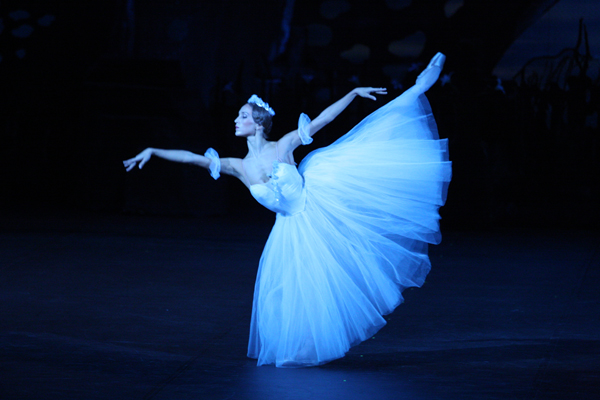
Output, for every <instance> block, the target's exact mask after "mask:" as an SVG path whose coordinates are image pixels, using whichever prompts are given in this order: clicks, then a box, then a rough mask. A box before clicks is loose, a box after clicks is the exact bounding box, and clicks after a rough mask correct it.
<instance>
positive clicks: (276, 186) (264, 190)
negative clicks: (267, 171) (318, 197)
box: [250, 161, 306, 216]
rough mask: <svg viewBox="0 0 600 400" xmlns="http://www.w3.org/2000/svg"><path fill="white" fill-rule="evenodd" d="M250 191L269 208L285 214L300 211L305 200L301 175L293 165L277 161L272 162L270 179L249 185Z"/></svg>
mask: <svg viewBox="0 0 600 400" xmlns="http://www.w3.org/2000/svg"><path fill="white" fill-rule="evenodd" d="M250 193H252V196H253V197H254V198H255V199H256V201H258V202H259V203H260V204H262V205H263V206H265V207H266V208H268V209H269V210H271V211H273V212H276V213H278V214H282V215H285V216H289V215H294V214H297V213H299V212H302V211H303V210H304V205H305V202H306V193H305V192H304V179H303V178H302V175H300V173H299V172H298V170H297V169H296V167H295V166H294V165H291V164H286V163H282V162H278V161H274V162H273V172H271V179H269V181H268V182H266V183H259V184H255V185H252V186H250Z"/></svg>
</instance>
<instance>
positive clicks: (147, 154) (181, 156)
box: [123, 147, 242, 178]
mask: <svg viewBox="0 0 600 400" xmlns="http://www.w3.org/2000/svg"><path fill="white" fill-rule="evenodd" d="M152 156H156V157H160V158H163V159H165V160H168V161H173V162H179V163H183V164H193V165H197V166H199V167H202V168H206V169H209V167H210V158H208V157H204V156H201V155H200V154H195V153H192V152H191V151H187V150H163V149H154V148H151V147H149V148H147V149H146V150H144V151H142V152H141V153H140V154H138V155H137V156H135V157H133V158H130V159H129V160H125V161H123V166H124V167H125V169H126V170H127V172H129V171H131V170H132V169H133V167H135V166H136V165H137V164H138V163H139V168H140V169H142V167H143V166H144V165H145V164H146V163H147V162H148V160H150V158H151V157H152ZM220 161H221V172H222V173H224V174H227V175H233V176H236V177H238V178H239V177H241V176H242V174H241V166H242V165H241V160H240V159H238V158H221V159H220Z"/></svg>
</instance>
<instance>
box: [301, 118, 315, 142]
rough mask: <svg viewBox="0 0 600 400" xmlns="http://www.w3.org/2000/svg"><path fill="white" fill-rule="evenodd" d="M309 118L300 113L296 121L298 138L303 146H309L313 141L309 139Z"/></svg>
mask: <svg viewBox="0 0 600 400" xmlns="http://www.w3.org/2000/svg"><path fill="white" fill-rule="evenodd" d="M309 124H310V118H308V115H306V114H304V113H302V114H300V118H299V119H298V136H300V141H301V142H302V144H303V145H307V144H311V143H312V141H313V139H312V138H311V137H310V126H309Z"/></svg>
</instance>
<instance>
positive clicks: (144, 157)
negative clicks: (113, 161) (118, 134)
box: [123, 148, 152, 172]
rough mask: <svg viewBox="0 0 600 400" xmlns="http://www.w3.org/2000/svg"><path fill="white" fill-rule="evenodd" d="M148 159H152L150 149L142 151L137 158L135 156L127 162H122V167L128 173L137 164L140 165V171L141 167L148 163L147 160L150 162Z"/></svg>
mask: <svg viewBox="0 0 600 400" xmlns="http://www.w3.org/2000/svg"><path fill="white" fill-rule="evenodd" d="M150 157H152V149H151V148H148V149H146V150H144V151H142V152H141V153H140V154H138V155H137V156H135V157H133V158H130V159H129V160H125V161H123V166H124V167H125V169H126V170H127V172H129V171H131V170H132V169H133V167H135V165H136V164H137V163H138V162H139V163H140V169H142V167H143V166H144V164H146V163H147V162H148V160H150Z"/></svg>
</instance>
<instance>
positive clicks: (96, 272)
mask: <svg viewBox="0 0 600 400" xmlns="http://www.w3.org/2000/svg"><path fill="white" fill-rule="evenodd" d="M269 228H270V227H269V225H268V223H264V222H256V221H246V222H243V223H240V222H235V221H234V220H233V219H231V218H229V219H219V218H207V219H204V220H201V219H186V218H157V217H136V216H114V215H113V216H111V215H90V214H85V215H73V214H65V213H63V214H53V215H52V214H49V213H43V214H40V215H31V214H28V215H27V214H26V213H21V214H20V215H14V214H13V215H12V216H9V215H4V216H3V220H2V230H1V231H0V240H1V241H0V263H1V267H0V268H1V269H0V271H1V278H0V279H1V280H0V296H1V299H2V307H1V309H0V310H1V311H0V324H1V329H0V349H1V352H0V382H1V383H0V399H2V400H6V399H36V400H40V399H157V400H159V399H195V400H199V399H261V400H263V399H278V400H280V399H419V400H421V399H540V400H542V399H543V400H545V399H597V398H598V394H597V393H600V300H599V299H600V294H599V292H600V290H599V288H600V252H599V249H600V235H599V234H598V233H590V232H580V231H516V230H512V231H493V232H490V231H488V232H446V234H445V238H444V242H443V244H442V245H440V246H437V247H433V248H432V249H431V253H432V261H433V265H434V267H433V270H432V272H431V274H430V276H429V278H428V280H427V283H426V284H425V285H424V286H423V288H421V289H414V290H408V291H407V292H405V295H406V296H405V297H406V302H405V304H403V305H402V306H400V307H399V308H398V309H397V310H396V311H395V312H394V313H393V314H392V315H390V316H389V318H388V320H389V323H388V325H387V326H386V327H384V328H383V330H381V331H380V332H379V333H378V334H377V335H376V336H375V337H374V338H373V339H371V340H368V341H367V342H365V343H363V344H361V345H359V346H357V347H355V348H353V349H352V351H351V352H350V353H349V354H348V355H347V356H346V357H345V358H343V359H341V360H337V361H335V362H332V363H330V364H327V365H325V366H322V367H317V368H309V369H276V368H273V367H256V365H255V362H254V361H253V360H250V359H247V358H246V356H245V354H246V340H247V335H248V325H249V320H250V311H251V305H252V292H253V284H254V276H255V273H256V268H257V264H258V259H259V256H260V253H261V250H262V245H263V244H264V242H265V240H266V237H267V235H268V232H269Z"/></svg>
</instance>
